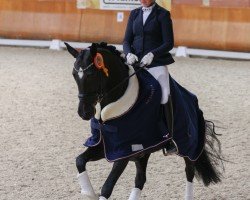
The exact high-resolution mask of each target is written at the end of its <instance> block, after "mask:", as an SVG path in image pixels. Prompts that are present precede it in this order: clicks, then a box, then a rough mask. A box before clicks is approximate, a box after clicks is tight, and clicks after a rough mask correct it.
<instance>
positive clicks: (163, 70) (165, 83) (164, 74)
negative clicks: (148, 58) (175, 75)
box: [148, 66, 170, 104]
mask: <svg viewBox="0 0 250 200" xmlns="http://www.w3.org/2000/svg"><path fill="white" fill-rule="evenodd" d="M148 72H149V73H150V74H151V75H152V76H153V77H154V78H155V79H156V80H157V81H158V82H159V83H160V85H161V91H162V97H161V104H165V103H167V102H168V96H169V95H170V86H169V72H168V67H167V66H158V67H152V68H149V69H148Z"/></svg>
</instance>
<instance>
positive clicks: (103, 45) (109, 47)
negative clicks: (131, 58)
mask: <svg viewBox="0 0 250 200" xmlns="http://www.w3.org/2000/svg"><path fill="white" fill-rule="evenodd" d="M95 45H96V47H97V48H103V49H106V50H108V51H110V52H111V53H113V54H114V55H116V56H118V57H119V58H120V59H121V61H122V62H123V63H125V61H126V60H125V58H124V55H123V53H122V52H120V51H118V50H117V49H116V47H115V46H113V45H108V44H107V43H106V42H101V43H95Z"/></svg>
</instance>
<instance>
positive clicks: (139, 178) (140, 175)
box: [129, 154, 150, 200]
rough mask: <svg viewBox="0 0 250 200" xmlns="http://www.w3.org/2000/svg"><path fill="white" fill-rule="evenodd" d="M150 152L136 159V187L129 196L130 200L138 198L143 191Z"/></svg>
mask: <svg viewBox="0 0 250 200" xmlns="http://www.w3.org/2000/svg"><path fill="white" fill-rule="evenodd" d="M149 156H150V154H146V155H144V156H143V157H141V158H138V159H136V161H135V165H136V177H135V188H133V189H132V192H131V194H130V196H129V200H138V199H139V198H140V196H141V191H142V189H143V187H144V184H145V183H146V169H147V164H148V159H149Z"/></svg>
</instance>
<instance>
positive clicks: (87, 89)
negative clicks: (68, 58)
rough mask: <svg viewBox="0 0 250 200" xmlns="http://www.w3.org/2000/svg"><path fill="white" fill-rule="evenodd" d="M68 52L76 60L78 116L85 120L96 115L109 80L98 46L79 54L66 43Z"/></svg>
mask: <svg viewBox="0 0 250 200" xmlns="http://www.w3.org/2000/svg"><path fill="white" fill-rule="evenodd" d="M65 45H66V46H67V49H68V52H69V53H70V54H71V55H72V56H73V57H74V58H76V61H75V63H74V68H73V72H72V74H73V77H74V79H75V81H76V84H77V86H78V93H79V94H78V97H79V105H78V114H79V116H80V117H81V118H82V119H84V120H89V119H90V118H92V117H93V116H94V115H95V112H96V110H95V105H96V104H97V102H100V101H101V99H102V95H103V92H104V88H105V85H106V82H107V78H108V71H107V70H108V69H107V68H105V65H104V60H103V57H102V54H101V53H99V52H97V47H96V44H92V46H91V47H90V48H87V49H84V50H82V51H80V52H78V51H77V50H76V49H74V48H73V47H71V46H70V45H69V44H67V43H65Z"/></svg>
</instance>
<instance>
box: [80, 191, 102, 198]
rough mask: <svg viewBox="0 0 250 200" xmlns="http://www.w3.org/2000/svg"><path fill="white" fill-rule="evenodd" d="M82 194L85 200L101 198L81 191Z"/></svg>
mask: <svg viewBox="0 0 250 200" xmlns="http://www.w3.org/2000/svg"><path fill="white" fill-rule="evenodd" d="M81 194H82V196H83V197H84V199H86V200H98V199H99V197H98V196H97V195H92V194H89V193H87V192H85V191H81Z"/></svg>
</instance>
